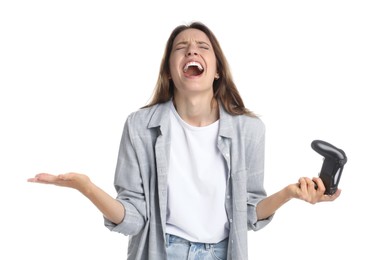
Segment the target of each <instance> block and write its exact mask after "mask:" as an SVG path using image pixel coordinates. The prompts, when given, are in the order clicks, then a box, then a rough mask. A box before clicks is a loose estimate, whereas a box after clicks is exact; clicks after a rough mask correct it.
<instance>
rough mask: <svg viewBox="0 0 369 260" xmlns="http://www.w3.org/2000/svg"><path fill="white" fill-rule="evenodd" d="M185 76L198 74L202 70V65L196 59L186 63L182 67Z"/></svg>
mask: <svg viewBox="0 0 369 260" xmlns="http://www.w3.org/2000/svg"><path fill="white" fill-rule="evenodd" d="M183 72H184V74H185V76H199V75H201V74H202V73H203V72H204V68H203V67H202V65H201V64H200V63H198V62H196V61H191V62H188V63H186V65H185V66H184V67H183Z"/></svg>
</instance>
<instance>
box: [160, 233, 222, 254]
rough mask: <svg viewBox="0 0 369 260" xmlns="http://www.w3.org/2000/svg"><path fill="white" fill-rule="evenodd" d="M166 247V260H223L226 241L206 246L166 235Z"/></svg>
mask: <svg viewBox="0 0 369 260" xmlns="http://www.w3.org/2000/svg"><path fill="white" fill-rule="evenodd" d="M166 247H167V256H168V260H225V259H227V248H228V239H224V240H222V241H220V242H219V243H216V244H206V243H195V242H190V241H188V240H186V239H183V238H181V237H177V236H174V235H170V234H166Z"/></svg>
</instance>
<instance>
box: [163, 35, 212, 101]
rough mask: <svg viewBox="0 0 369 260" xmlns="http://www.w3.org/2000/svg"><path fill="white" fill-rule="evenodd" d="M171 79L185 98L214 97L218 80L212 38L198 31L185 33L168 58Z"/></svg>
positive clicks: (177, 38) (179, 38) (176, 42)
mask: <svg viewBox="0 0 369 260" xmlns="http://www.w3.org/2000/svg"><path fill="white" fill-rule="evenodd" d="M169 68H170V77H171V79H172V80H173V82H174V85H175V88H176V91H178V92H180V93H182V94H184V95H193V94H199V93H208V94H210V95H213V81H214V79H215V78H217V77H218V74H217V65H216V57H215V53H214V50H213V47H212V45H211V42H210V40H209V38H208V37H207V36H206V34H205V33H204V32H202V31H200V30H198V29H186V30H184V31H182V32H181V33H179V34H178V35H177V37H176V38H175V39H174V42H173V48H172V51H171V53H170V57H169Z"/></svg>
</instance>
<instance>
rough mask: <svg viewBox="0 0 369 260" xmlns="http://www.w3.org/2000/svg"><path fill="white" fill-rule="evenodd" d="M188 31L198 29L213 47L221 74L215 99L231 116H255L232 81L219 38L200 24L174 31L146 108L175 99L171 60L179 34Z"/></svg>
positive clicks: (215, 83)
mask: <svg viewBox="0 0 369 260" xmlns="http://www.w3.org/2000/svg"><path fill="white" fill-rule="evenodd" d="M187 29H198V30H200V31H202V32H204V33H205V34H206V35H207V37H208V38H209V40H210V42H211V44H212V46H213V49H214V53H215V57H216V60H217V71H218V73H219V79H217V80H214V82H213V91H214V98H215V99H216V100H218V101H220V102H221V104H222V105H223V107H224V109H225V110H226V111H227V112H228V113H230V114H231V115H249V116H255V115H254V113H252V112H251V111H250V110H249V109H247V108H246V107H245V106H244V104H243V101H242V98H241V96H240V93H239V91H238V90H237V87H236V84H235V83H234V81H233V79H232V75H231V71H230V68H229V65H228V62H227V59H226V58H225V56H224V54H223V51H222V49H221V47H220V44H219V42H218V40H217V38H216V37H215V35H214V34H213V32H212V31H211V30H210V29H209V28H208V27H207V26H205V25H204V24H203V23H200V22H193V23H190V24H189V25H179V26H177V27H176V28H175V29H174V30H173V31H172V33H171V35H170V36H169V39H168V41H167V44H166V47H165V51H164V55H163V58H162V61H161V65H160V71H159V77H158V80H157V82H156V86H155V89H154V93H153V96H152V98H151V100H150V101H149V103H148V104H147V105H146V106H145V107H150V106H153V105H156V104H159V103H164V102H167V101H169V100H170V99H171V98H172V97H173V92H174V83H173V81H172V80H171V79H170V77H169V75H170V69H169V58H170V54H171V52H172V48H173V42H174V39H175V38H176V37H177V35H178V34H179V33H181V32H182V31H184V30H187Z"/></svg>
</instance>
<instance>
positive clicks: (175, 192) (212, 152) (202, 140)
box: [166, 104, 228, 243]
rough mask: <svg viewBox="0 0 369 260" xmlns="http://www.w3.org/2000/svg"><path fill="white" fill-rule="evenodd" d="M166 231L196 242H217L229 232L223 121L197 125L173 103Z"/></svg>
mask: <svg viewBox="0 0 369 260" xmlns="http://www.w3.org/2000/svg"><path fill="white" fill-rule="evenodd" d="M171 110H172V113H170V114H171V115H170V117H171V118H170V119H171V120H170V121H171V136H172V137H171V151H170V162H169V174H168V207H167V208H168V209H167V225H166V232H167V233H169V234H172V235H176V236H179V237H182V238H185V239H187V240H189V241H192V242H202V243H217V242H219V241H221V240H223V239H224V238H226V237H227V236H228V218H227V214H226V210H225V191H226V178H227V166H226V162H225V160H224V158H223V156H222V155H221V153H220V151H219V149H218V148H217V137H218V129H219V121H216V122H215V123H213V124H211V125H208V126H205V127H195V126H191V125H189V124H187V123H186V122H184V121H183V120H182V119H181V118H180V116H179V115H178V113H177V111H176V109H175V108H174V106H173V104H172V106H171Z"/></svg>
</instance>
